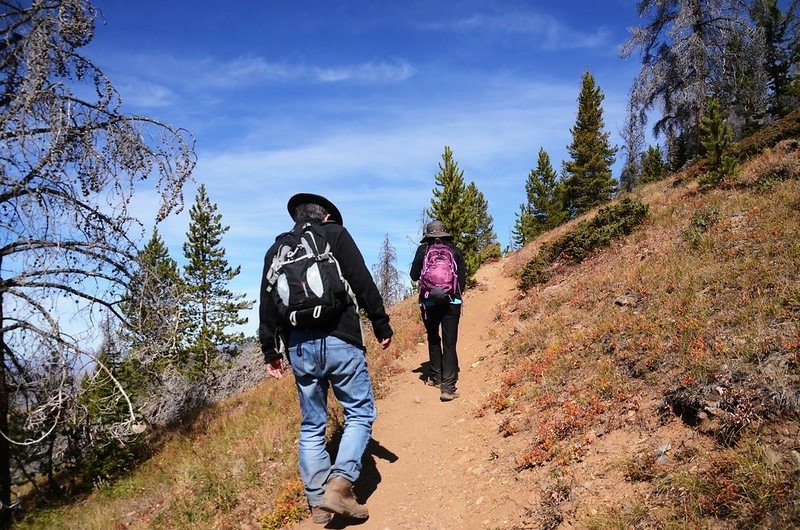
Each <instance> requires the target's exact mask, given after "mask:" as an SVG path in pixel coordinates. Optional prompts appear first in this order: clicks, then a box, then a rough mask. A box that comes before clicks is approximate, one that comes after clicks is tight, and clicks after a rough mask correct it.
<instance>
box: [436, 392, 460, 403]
mask: <svg viewBox="0 0 800 530" xmlns="http://www.w3.org/2000/svg"><path fill="white" fill-rule="evenodd" d="M457 397H458V392H456V391H455V390H453V391H452V392H448V391H446V390H445V391H443V392H442V395H441V396H439V399H440V400H442V401H453V400H454V399H455V398H457Z"/></svg>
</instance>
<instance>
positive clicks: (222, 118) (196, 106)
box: [84, 0, 639, 334]
mask: <svg viewBox="0 0 800 530" xmlns="http://www.w3.org/2000/svg"><path fill="white" fill-rule="evenodd" d="M95 5H96V6H97V7H98V9H99V11H100V23H99V24H98V26H97V29H96V34H95V38H94V40H93V41H92V43H91V44H90V45H89V46H88V47H87V48H86V49H85V50H84V53H85V54H86V55H87V56H88V57H89V58H91V59H92V60H93V61H95V63H96V64H97V65H98V66H100V68H101V69H102V70H103V71H104V72H105V73H106V75H107V76H108V77H109V78H110V79H111V81H112V83H113V84H114V86H115V87H116V88H117V90H118V91H119V92H120V94H121V96H122V99H123V102H124V104H123V110H124V111H126V112H128V113H132V114H147V115H149V116H152V117H155V118H157V119H160V120H162V121H166V122H168V123H170V124H172V125H177V126H181V127H184V128H186V129H188V130H190V131H191V132H192V133H193V134H194V135H195V137H196V140H197V145H196V151H197V168H196V170H195V175H194V177H195V182H193V183H190V185H189V186H187V188H186V190H185V191H186V194H185V197H186V204H187V208H186V209H185V210H184V212H183V213H182V214H180V215H179V216H172V217H171V218H170V219H168V220H167V221H166V222H164V223H163V224H162V225H161V226H160V228H159V229H160V231H161V233H162V235H163V237H164V239H165V241H166V243H167V244H168V245H169V246H170V248H171V250H172V253H173V257H174V258H176V259H177V260H178V261H179V262H181V261H182V251H181V245H182V244H183V241H184V240H185V233H186V230H187V227H188V205H190V204H191V203H192V202H193V201H194V195H195V191H196V189H197V187H198V186H199V184H201V183H203V184H205V186H206V188H207V190H208V194H209V196H210V198H211V200H212V201H213V202H215V203H217V205H218V207H219V212H220V213H221V214H222V216H223V222H224V223H225V224H227V225H229V226H230V231H229V232H228V233H227V234H226V235H225V237H224V238H223V245H224V246H225V247H226V249H227V257H228V260H229V262H230V263H231V264H232V265H241V267H242V272H241V274H240V275H239V277H238V278H237V279H236V280H234V282H233V283H232V284H231V288H232V289H233V290H234V291H236V292H243V293H247V295H248V297H249V298H251V299H254V300H255V299H256V298H257V293H258V287H259V282H260V275H261V268H262V259H263V254H264V252H265V250H266V248H267V247H268V246H269V244H270V243H271V242H272V241H273V239H274V236H275V235H276V234H277V233H278V232H280V231H283V230H286V229H288V228H289V227H290V226H291V221H290V219H289V217H288V214H287V212H286V202H287V200H288V198H289V197H290V196H291V195H293V194H294V193H297V192H311V193H319V194H322V195H325V196H326V197H328V198H329V199H331V200H332V201H333V202H334V203H335V204H336V205H337V206H338V207H339V209H340V210H341V211H342V214H343V217H344V221H345V226H346V227H347V228H348V229H349V230H350V232H351V233H352V234H353V237H354V238H355V240H356V243H358V245H359V247H360V248H361V250H362V252H363V254H364V257H365V260H366V262H367V265H368V266H370V267H371V265H372V264H373V263H375V262H376V261H377V255H378V250H379V248H380V244H381V242H382V240H383V238H384V237H385V235H387V234H388V236H389V239H390V241H391V243H392V244H393V245H394V247H395V248H396V250H397V268H398V270H400V271H401V272H402V273H406V272H407V271H408V268H409V265H410V261H411V258H412V256H413V251H414V248H415V246H416V242H417V241H418V238H419V230H420V222H419V218H420V213H421V212H422V210H423V209H424V208H426V207H427V206H429V204H430V199H431V196H432V189H433V187H434V175H435V174H436V173H437V171H438V164H439V162H440V161H441V155H442V151H443V150H444V146H445V145H448V146H450V147H451V149H452V150H453V153H454V157H455V159H456V160H457V161H458V164H459V167H460V168H461V169H463V171H464V178H465V180H466V181H467V182H469V181H474V182H475V183H476V185H477V186H478V188H479V189H480V190H481V191H482V192H483V193H484V195H485V196H486V199H487V200H488V202H489V213H490V214H491V215H492V216H493V218H494V228H495V232H496V233H497V235H498V238H499V240H500V242H501V244H502V245H503V247H505V246H506V245H508V244H509V241H510V233H511V228H512V227H513V223H514V214H515V213H516V211H517V209H518V207H519V204H520V203H521V202H523V201H524V184H525V179H526V178H527V175H528V172H529V171H530V169H531V168H532V167H534V166H535V164H536V159H537V153H538V151H539V148H540V147H544V148H545V149H546V150H547V152H548V153H549V154H550V157H551V159H552V161H553V165H554V166H555V167H556V169H560V168H561V161H562V160H564V158H565V157H566V145H567V144H568V143H569V142H570V141H571V136H570V132H569V129H570V127H572V125H573V124H574V122H575V116H576V111H577V97H578V92H579V89H580V80H581V75H582V73H583V72H584V71H585V70H586V69H587V68H588V69H589V70H590V71H591V72H592V74H593V75H594V76H595V79H596V81H597V84H598V85H599V87H600V88H601V89H602V90H603V92H604V93H605V101H604V112H605V114H604V118H605V123H606V130H607V131H608V132H610V133H611V138H612V142H614V143H615V144H620V143H621V141H620V139H619V131H620V129H621V128H622V124H623V120H624V117H625V105H626V100H627V93H628V90H629V88H630V84H631V81H632V79H633V77H634V76H635V75H636V73H637V72H638V69H639V64H638V57H633V58H631V59H629V60H623V59H620V58H619V45H620V44H621V43H623V42H624V41H625V40H626V39H627V37H628V28H629V27H630V26H632V25H635V24H637V23H639V22H638V20H637V17H636V12H635V1H634V0H606V1H603V2H598V1H596V0H587V1H575V0H563V1H560V2H551V1H541V2H533V1H528V2H525V1H507V0H499V1H498V0H495V1H466V2H458V1H455V2H454V1H450V2H443V1H439V0H434V1H417V0H404V1H402V2H397V1H390V2H382V1H374V0H373V1H361V0H358V1H347V2H335V1H293V2H276V1H256V0H247V1H238V0H233V1H230V2H226V3H220V2H211V1H208V0H169V1H160V2H155V1H152V0H140V1H136V2H129V1H123V0H96V2H95ZM618 158H619V157H618ZM620 167H621V161H618V162H617V164H615V177H618V175H619V169H620ZM151 193H152V192H151V191H149V190H147V189H142V191H141V193H140V194H139V195H138V197H137V201H138V208H139V211H138V215H139V217H140V218H141V219H143V220H145V221H146V222H147V219H148V218H151V217H152V211H153V208H152V204H154V197H153V196H152V195H151ZM248 316H249V317H250V319H251V323H250V324H249V325H248V326H247V327H246V329H245V331H246V332H247V333H248V334H250V333H254V332H255V326H256V325H257V322H256V318H255V317H256V313H255V309H254V310H253V312H251V313H249V314H248Z"/></svg>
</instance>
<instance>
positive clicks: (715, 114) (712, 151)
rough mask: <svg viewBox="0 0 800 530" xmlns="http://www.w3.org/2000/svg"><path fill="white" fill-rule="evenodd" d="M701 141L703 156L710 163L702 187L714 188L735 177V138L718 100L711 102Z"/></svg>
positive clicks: (702, 127)
mask: <svg viewBox="0 0 800 530" xmlns="http://www.w3.org/2000/svg"><path fill="white" fill-rule="evenodd" d="M700 140H701V142H702V146H703V152H702V155H703V156H704V157H705V159H706V160H707V161H708V172H707V173H706V174H705V175H704V176H703V177H702V178H701V179H700V184H701V186H704V187H707V186H714V185H716V184H719V183H720V182H721V181H722V179H723V178H725V177H726V176H733V175H734V174H735V172H736V165H737V164H736V157H735V156H734V154H733V136H732V134H731V129H730V127H729V126H728V124H727V123H726V122H725V113H724V112H723V110H722V108H721V107H720V105H719V102H718V101H717V100H716V99H712V100H711V101H709V103H708V111H707V112H706V115H705V116H703V121H702V122H701V123H700Z"/></svg>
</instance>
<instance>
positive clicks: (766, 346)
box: [296, 142, 800, 529]
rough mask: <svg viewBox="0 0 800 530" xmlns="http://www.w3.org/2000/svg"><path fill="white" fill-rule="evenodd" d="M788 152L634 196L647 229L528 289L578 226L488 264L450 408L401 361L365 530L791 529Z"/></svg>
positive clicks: (799, 227) (369, 474)
mask: <svg viewBox="0 0 800 530" xmlns="http://www.w3.org/2000/svg"><path fill="white" fill-rule="evenodd" d="M798 155H799V153H798V151H797V144H796V142H795V143H789V144H786V145H785V146H784V147H783V148H781V149H780V150H775V151H769V152H767V153H766V154H765V155H763V156H762V157H761V158H759V159H757V160H755V161H753V162H752V163H750V164H749V165H747V166H745V168H744V170H743V172H742V174H741V177H740V178H739V179H738V180H736V181H735V182H729V183H728V185H726V186H725V187H723V188H722V189H717V190H711V191H706V192H701V191H700V190H698V188H697V184H696V182H694V181H693V180H691V179H687V175H685V174H682V175H676V176H673V177H672V178H670V179H669V180H667V181H664V182H661V183H657V184H654V185H651V186H649V187H646V188H643V189H641V190H639V192H638V193H637V195H638V196H639V198H640V199H641V200H642V201H643V202H644V203H646V204H647V205H648V206H649V215H648V218H647V220H646V222H645V224H644V225H643V226H642V227H641V228H640V229H638V230H637V231H635V232H634V233H633V234H632V235H630V236H628V237H625V238H623V239H622V240H619V241H617V242H616V243H614V244H613V245H612V246H611V247H610V248H608V249H605V250H601V251H598V252H596V253H594V254H593V255H591V256H590V257H589V259H587V260H585V261H583V262H582V263H580V264H577V265H575V264H570V263H569V262H568V260H567V262H566V263H557V264H556V265H555V266H554V267H553V268H554V270H553V271H552V273H551V274H552V275H551V276H550V278H549V280H548V281H547V282H546V283H543V284H541V285H538V286H536V287H534V288H532V289H529V290H528V291H527V292H521V291H518V290H517V281H516V280H515V279H514V278H515V277H516V275H517V273H518V272H519V271H520V269H521V268H522V266H523V264H524V263H526V261H527V260H530V259H531V258H532V257H533V256H534V255H535V253H536V252H537V250H538V249H539V248H540V247H541V246H542V245H543V244H545V243H547V242H548V241H553V240H555V239H556V238H558V237H560V236H562V235H563V234H565V233H569V232H570V231H571V230H574V229H575V227H576V225H577V224H578V223H579V222H580V220H578V221H576V222H573V223H571V224H570V225H567V226H564V227H561V228H560V229H558V230H557V231H554V232H553V233H551V234H547V235H546V236H545V237H543V238H541V240H539V241H537V242H535V243H534V244H533V245H531V246H529V247H528V248H526V249H524V250H522V251H520V252H518V253H517V254H515V255H512V256H510V257H508V258H506V259H504V260H503V261H501V262H499V263H493V264H490V265H488V266H486V267H484V268H482V269H481V271H480V273H479V276H478V282H479V288H478V289H477V290H475V291H472V292H469V293H468V296H467V298H466V300H465V306H464V308H465V313H464V317H463V319H462V326H461V334H460V340H459V357H460V360H461V376H460V384H459V387H460V389H461V393H462V398H461V399H459V400H457V401H455V402H453V403H440V402H439V401H438V399H437V398H438V394H437V392H436V390H435V389H431V388H429V387H425V386H423V384H422V381H421V378H420V373H421V371H422V369H423V367H422V366H421V364H422V363H423V362H424V361H425V359H426V353H425V352H426V347H425V344H424V343H423V342H420V343H419V344H418V345H417V347H416V349H415V351H414V352H413V354H411V355H408V356H405V357H403V358H401V359H400V361H399V363H400V367H401V369H400V374H399V375H398V376H397V377H396V378H395V379H394V380H393V382H392V384H391V391H390V393H389V395H388V396H387V397H385V398H384V399H382V400H381V401H380V403H379V414H380V416H379V420H378V422H377V423H376V426H375V433H374V438H375V440H376V445H377V447H376V448H375V449H376V451H374V452H373V453H372V454H370V455H368V457H367V460H366V462H367V466H368V467H367V470H366V472H365V476H364V478H363V480H362V481H361V482H362V483H361V484H360V485H359V490H358V494H359V497H360V498H361V499H362V500H364V501H366V502H367V504H368V506H369V508H370V512H371V517H370V520H369V521H367V522H366V523H364V524H363V525H360V527H361V528H442V529H445V528H448V529H452V528H465V529H466V528H619V527H640V528H664V527H685V526H687V525H688V526H701V527H712V528H727V527H730V528H736V527H742V526H759V525H761V526H765V527H790V526H794V525H797V524H800V510H799V509H798V507H797V503H798V500H800V489H798V488H800V486H798V481H797V480H798V478H800V455H799V454H798V451H800V430H798V423H797V419H798V411H800V407H799V405H800V393H799V392H798V389H800V385H798V382H800V378H799V377H798V375H800V370H799V367H798V365H799V364H800V348H799V346H800V343H799V342H798V338H799V337H800V333H799V329H798V310H800V304H798V301H800V298H798V295H800V281H799V280H800V183H798V181H797V180H796V178H797V176H798V172H797V169H798V168H800V158H799V157H798ZM789 175H794V177H791V178H790V177H789ZM336 523H337V521H334V523H333V524H332V526H331V527H341V526H342V524H343V522H341V521H339V523H342V524H340V525H339V526H337V524H336ZM296 527H297V528H312V527H313V525H312V524H311V523H310V521H307V520H306V521H304V522H303V523H301V524H298V525H297V526H296Z"/></svg>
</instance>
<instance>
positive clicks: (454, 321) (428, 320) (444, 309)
mask: <svg viewBox="0 0 800 530" xmlns="http://www.w3.org/2000/svg"><path fill="white" fill-rule="evenodd" d="M460 318H461V304H441V305H432V306H427V307H423V308H422V320H423V322H424V323H425V331H426V332H427V334H428V355H429V357H430V363H431V367H430V379H432V380H434V381H439V382H440V383H441V385H442V386H441V388H442V392H455V391H456V381H458V354H457V353H456V342H457V341H458V321H459V319H460ZM440 329H441V336H440V335H439V331H440Z"/></svg>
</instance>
